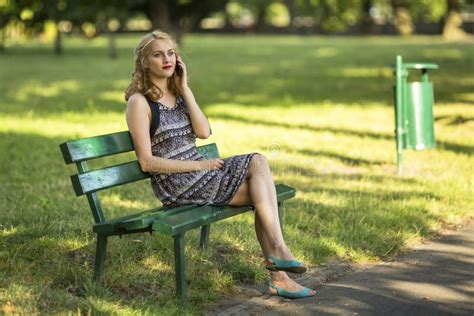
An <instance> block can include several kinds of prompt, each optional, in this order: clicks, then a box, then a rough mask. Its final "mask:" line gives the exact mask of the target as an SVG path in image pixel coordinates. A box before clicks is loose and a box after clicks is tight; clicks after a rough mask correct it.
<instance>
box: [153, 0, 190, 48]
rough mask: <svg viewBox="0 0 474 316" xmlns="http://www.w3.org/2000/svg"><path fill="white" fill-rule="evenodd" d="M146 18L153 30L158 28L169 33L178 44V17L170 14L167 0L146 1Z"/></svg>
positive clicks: (179, 36)
mask: <svg viewBox="0 0 474 316" xmlns="http://www.w3.org/2000/svg"><path fill="white" fill-rule="evenodd" d="M148 4H149V5H148V14H147V15H148V18H149V19H150V21H151V24H152V27H153V29H154V30H156V29H159V30H162V31H165V32H167V33H170V34H171V35H172V36H173V37H174V38H175V39H176V42H177V43H178V44H179V43H181V37H182V34H181V31H180V28H179V19H178V18H174V19H173V17H172V15H171V8H170V7H169V3H168V2H167V1H148Z"/></svg>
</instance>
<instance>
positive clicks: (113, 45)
mask: <svg viewBox="0 0 474 316" xmlns="http://www.w3.org/2000/svg"><path fill="white" fill-rule="evenodd" d="M109 57H110V58H112V59H116V58H117V57H118V53H117V41H116V35H115V32H109Z"/></svg>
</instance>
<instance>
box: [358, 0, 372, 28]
mask: <svg viewBox="0 0 474 316" xmlns="http://www.w3.org/2000/svg"><path fill="white" fill-rule="evenodd" d="M361 5H362V16H361V20H362V21H361V25H362V33H364V34H371V33H373V29H374V25H375V23H374V19H373V18H372V14H370V10H371V9H372V7H373V3H372V0H362V2H361Z"/></svg>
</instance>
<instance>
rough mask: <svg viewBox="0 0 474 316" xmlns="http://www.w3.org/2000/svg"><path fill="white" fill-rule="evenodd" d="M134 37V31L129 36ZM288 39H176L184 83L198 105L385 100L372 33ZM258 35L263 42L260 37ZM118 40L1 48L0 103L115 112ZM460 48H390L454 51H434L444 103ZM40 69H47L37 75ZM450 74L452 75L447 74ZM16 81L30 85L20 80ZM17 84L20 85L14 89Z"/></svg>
mask: <svg viewBox="0 0 474 316" xmlns="http://www.w3.org/2000/svg"><path fill="white" fill-rule="evenodd" d="M141 36H142V34H140V35H137V36H136V42H138V40H139V38H140V37H141ZM289 38H290V39H291V40H294V39H295V37H289ZM296 39H297V41H293V42H292V43H290V44H289V45H287V41H286V39H284V38H281V39H279V40H278V39H270V38H268V37H253V38H249V37H225V36H223V37H216V38H214V39H211V40H209V39H206V40H207V44H206V45H200V44H199V39H192V40H190V42H189V43H187V41H186V40H185V41H184V43H183V47H184V48H183V55H184V56H185V58H187V59H186V61H187V62H188V66H189V70H190V81H191V85H192V87H193V89H195V91H194V92H195V93H196V94H197V96H198V100H199V102H200V104H201V105H202V106H203V107H204V108H205V107H206V105H209V104H214V103H220V102H229V101H231V102H234V103H240V104H244V105H249V104H253V105H255V104H258V105H259V106H261V107H266V106H274V105H275V104H298V103H307V102H311V103H318V102H324V101H329V102H332V103H344V104H346V105H351V104H359V105H363V104H366V103H374V102H377V103H381V104H387V105H391V104H392V91H391V89H392V84H393V77H392V75H391V64H392V63H393V61H394V57H395V56H394V53H393V47H392V46H390V45H386V44H383V43H381V45H376V44H377V43H376V41H366V40H364V39H358V41H347V42H345V41H344V40H343V42H341V41H339V39H335V40H334V39H332V40H330V41H326V40H321V39H318V38H314V37H308V38H307V39H305V40H303V41H299V39H298V38H296ZM242 40H244V41H245V42H246V43H247V44H246V45H244V46H245V48H243V47H242V45H241V43H242ZM397 40H398V39H397ZM262 41H263V42H265V43H267V45H262V44H261V43H262ZM119 42H120V41H119ZM120 43H121V44H119V45H118V47H119V58H118V59H115V60H111V59H109V58H108V57H107V47H106V41H103V43H102V44H99V45H98V44H97V42H87V41H84V42H83V45H81V44H82V43H80V44H78V43H75V44H73V45H71V47H68V46H67V45H65V53H64V55H63V56H59V57H58V56H55V55H53V54H52V53H51V51H52V48H51V47H50V46H39V47H29V48H21V47H11V48H8V50H7V53H6V54H4V55H2V56H0V66H2V69H3V68H4V67H5V69H6V71H5V73H15V74H16V76H15V77H13V80H10V79H9V80H6V84H5V85H3V87H0V92H2V93H1V95H3V97H2V98H1V102H2V103H3V104H6V105H7V109H4V110H5V112H6V113H11V114H22V113H25V112H30V111H34V112H35V114H37V115H47V114H53V113H54V114H58V113H62V112H66V111H67V112H73V113H83V110H84V109H87V107H88V106H90V107H93V109H94V110H96V111H98V112H115V113H121V112H123V111H124V108H125V101H118V100H116V97H112V98H110V97H108V96H106V95H103V93H104V92H106V93H110V94H113V95H116V94H117V93H119V94H122V91H123V90H124V89H125V88H126V86H127V85H128V81H129V78H130V75H131V72H132V58H133V47H132V46H131V43H133V40H130V41H129V42H128V43H127V44H126V45H125V44H124V43H123V42H120ZM369 47H370V48H369ZM468 48H469V46H467V45H465V46H464V45H462V46H451V45H450V44H443V45H439V47H438V46H436V47H434V46H432V45H428V44H427V43H420V44H414V43H407V42H404V41H403V40H400V41H399V42H398V43H397V50H399V53H401V54H403V55H404V57H405V56H408V57H407V58H409V59H410V60H414V59H417V58H421V59H426V58H427V57H426V55H425V54H426V51H427V50H434V51H439V52H441V53H442V52H443V51H446V50H450V51H456V52H457V53H456V54H453V55H449V54H447V55H446V54H445V55H444V56H442V55H439V54H436V61H437V62H439V64H440V67H441V69H442V70H443V71H442V72H439V74H438V73H437V74H436V75H433V78H434V79H435V80H436V98H437V101H438V100H439V101H443V102H453V101H459V102H466V103H467V101H466V100H465V99H463V98H465V97H462V96H463V95H465V94H469V93H470V92H471V91H472V89H473V86H472V83H471V81H469V78H470V74H469V69H468V67H467V68H466V67H465V63H466V58H467V57H468V56H469V51H468ZM361 49H363V50H364V51H365V53H364V54H360V55H357V56H356V55H354V51H359V50H361ZM288 56H292V58H291V59H289V58H288ZM347 56H351V58H347ZM2 62H3V64H2ZM10 65H14V67H15V68H13V69H14V71H13V70H12V71H9V68H8V67H11V66H10ZM276 65H278V66H276ZM88 69H93V70H94V71H88ZM45 73H48V74H49V75H48V76H47V77H46V76H45V75H44V74H45ZM98 73H100V76H97V74H98ZM453 77H455V78H456V80H452V78H453ZM68 80H69V81H74V82H75V85H76V87H77V89H76V90H74V91H70V90H67V91H60V92H59V93H56V92H55V91H56V86H57V85H58V84H60V83H61V82H62V81H68ZM25 82H26V83H28V84H31V85H32V87H33V88H36V89H33V88H32V87H30V86H29V85H26V86H25ZM19 89H20V90H21V89H23V90H26V91H25V92H24V93H23V94H22V95H17V94H16V91H17V90H19ZM91 100H92V101H93V102H91ZM91 104H93V105H92V106H91Z"/></svg>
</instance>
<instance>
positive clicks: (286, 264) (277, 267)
mask: <svg viewBox="0 0 474 316" xmlns="http://www.w3.org/2000/svg"><path fill="white" fill-rule="evenodd" d="M268 259H270V260H272V261H273V263H270V264H267V265H266V266H265V268H267V269H268V270H271V271H285V272H292V273H305V272H306V270H308V268H306V267H305V266H304V265H303V263H302V262H300V261H296V260H283V259H280V258H278V257H274V256H268Z"/></svg>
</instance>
